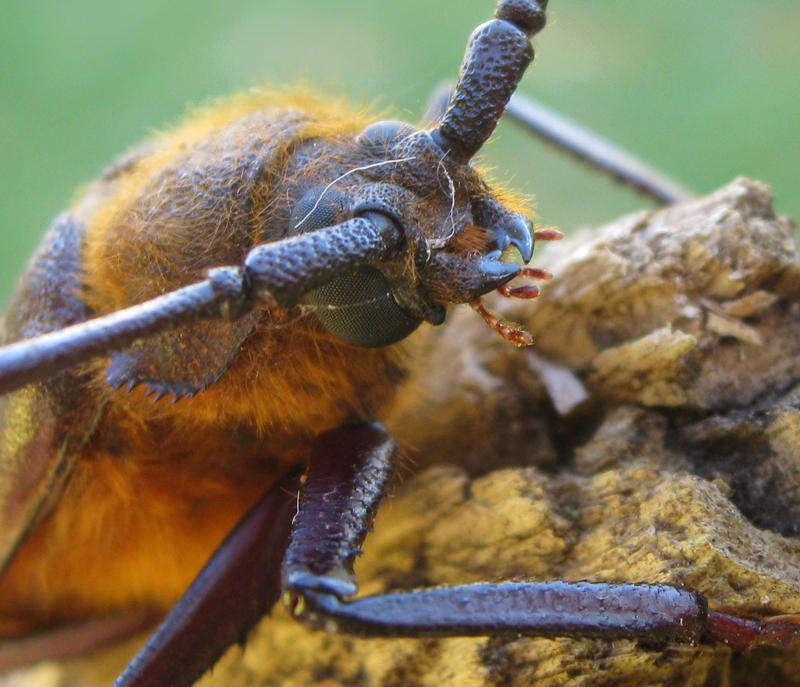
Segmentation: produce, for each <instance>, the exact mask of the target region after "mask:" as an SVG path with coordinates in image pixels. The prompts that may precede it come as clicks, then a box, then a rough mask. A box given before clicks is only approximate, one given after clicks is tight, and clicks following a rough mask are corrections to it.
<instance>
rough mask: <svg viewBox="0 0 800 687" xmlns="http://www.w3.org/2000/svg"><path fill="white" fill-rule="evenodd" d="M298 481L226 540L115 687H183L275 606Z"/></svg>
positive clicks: (280, 489)
mask: <svg viewBox="0 0 800 687" xmlns="http://www.w3.org/2000/svg"><path fill="white" fill-rule="evenodd" d="M298 484H299V477H297V476H293V477H287V478H285V479H283V480H281V481H280V482H279V483H278V484H277V485H275V486H274V487H273V488H272V489H270V491H269V492H268V493H267V494H266V496H264V497H263V498H262V499H261V500H260V501H259V502H258V503H257V504H256V505H255V506H254V507H253V508H252V509H251V510H250V512H249V513H248V514H247V515H246V516H245V518H244V519H243V520H242V521H241V522H240V523H239V525H238V526H237V527H236V529H235V530H234V531H233V532H232V533H231V534H230V535H228V538H227V539H226V540H225V541H224V542H223V543H222V545H221V546H220V547H219V549H217V551H216V552H215V553H214V555H213V556H212V558H211V560H210V561H209V562H208V563H207V564H206V567H205V568H203V570H202V571H201V572H200V574H199V575H198V576H197V579H196V580H195V581H194V582H193V583H192V586H191V587H189V589H188V590H187V591H186V593H185V594H184V595H183V597H182V598H181V600H180V601H179V602H178V603H177V605H176V606H175V607H174V608H173V609H172V611H170V613H169V615H168V616H167V617H166V618H165V619H164V622H162V623H161V625H160V626H159V628H158V629H157V630H156V631H155V633H154V634H153V636H152V637H151V638H150V639H149V640H148V642H147V644H146V645H145V646H144V648H143V649H142V651H141V652H140V653H139V655H138V656H137V657H136V658H135V659H134V660H133V661H132V662H131V664H130V665H129V666H128V668H127V669H126V670H125V672H124V673H123V674H122V675H121V676H120V677H119V678H118V679H117V681H116V682H115V683H114V685H115V687H187V686H188V685H191V684H193V683H194V681H195V680H196V679H197V678H198V677H200V676H201V675H202V674H203V673H204V672H205V671H206V670H208V668H210V667H211V666H212V665H213V664H214V662H215V661H216V660H217V659H218V658H219V656H220V655H221V654H222V653H223V652H224V651H225V650H226V649H227V648H228V647H229V646H231V645H232V644H234V643H236V642H241V641H244V638H245V636H246V635H247V632H248V631H249V630H250V629H251V628H252V627H253V626H254V625H255V624H256V622H257V621H258V620H259V619H260V618H261V617H262V616H263V615H265V614H266V613H268V612H269V610H270V608H272V606H273V605H274V604H275V602H276V601H277V600H278V597H279V595H280V588H281V582H280V565H281V560H282V559H283V556H284V552H285V551H286V545H287V541H288V536H289V529H290V526H291V522H292V517H293V516H294V514H295V511H296V508H297V489H298Z"/></svg>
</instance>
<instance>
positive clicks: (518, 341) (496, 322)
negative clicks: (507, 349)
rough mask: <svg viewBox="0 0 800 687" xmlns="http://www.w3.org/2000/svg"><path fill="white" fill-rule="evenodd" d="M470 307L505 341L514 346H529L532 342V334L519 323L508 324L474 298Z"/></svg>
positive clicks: (478, 299)
mask: <svg viewBox="0 0 800 687" xmlns="http://www.w3.org/2000/svg"><path fill="white" fill-rule="evenodd" d="M469 305H470V307H471V308H472V309H473V310H474V311H475V312H477V313H478V314H479V315H480V316H481V317H482V318H483V321H484V322H486V324H488V325H489V326H490V327H491V328H492V329H494V331H496V332H497V333H498V334H500V336H502V337H503V338H504V339H505V340H506V341H510V342H511V343H513V344H514V345H515V346H520V347H522V346H531V345H532V344H533V336H532V335H531V334H530V332H528V331H526V330H525V329H523V328H522V327H520V326H519V325H515V324H508V323H506V322H503V320H502V319H500V317H499V316H498V315H496V314H495V313H493V312H492V311H491V310H489V309H488V308H487V307H486V306H485V305H484V304H483V302H482V301H481V299H480V298H476V299H475V300H474V301H472V302H470V304H469Z"/></svg>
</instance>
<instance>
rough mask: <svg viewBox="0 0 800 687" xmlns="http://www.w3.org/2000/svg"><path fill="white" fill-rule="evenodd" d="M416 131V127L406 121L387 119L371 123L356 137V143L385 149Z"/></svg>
mask: <svg viewBox="0 0 800 687" xmlns="http://www.w3.org/2000/svg"><path fill="white" fill-rule="evenodd" d="M415 131H416V128H415V127H414V126H413V125H411V124H407V123H406V122H396V121H394V120H391V119H386V120H383V121H381V122H375V123H374V124H370V125H369V126H368V127H367V128H366V129H364V131H362V132H361V133H360V134H359V135H358V137H357V138H356V143H358V144H359V145H361V146H363V147H365V148H374V149H376V150H384V149H385V148H388V147H390V146H392V145H394V144H395V143H397V142H398V141H402V140H403V139H404V138H406V137H407V136H410V135H411V134H413V133H414V132H415Z"/></svg>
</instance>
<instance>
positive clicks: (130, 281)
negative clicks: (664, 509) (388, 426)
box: [0, 0, 800, 687]
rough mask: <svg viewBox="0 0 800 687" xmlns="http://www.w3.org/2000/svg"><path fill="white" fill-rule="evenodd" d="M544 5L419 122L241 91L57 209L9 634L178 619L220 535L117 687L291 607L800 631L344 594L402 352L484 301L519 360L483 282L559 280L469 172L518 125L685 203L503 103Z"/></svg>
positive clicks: (332, 615)
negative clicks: (425, 329) (417, 334)
mask: <svg viewBox="0 0 800 687" xmlns="http://www.w3.org/2000/svg"><path fill="white" fill-rule="evenodd" d="M545 5H546V2H545V1H544V0H542V1H540V2H536V1H535V0H500V2H499V3H498V7H497V10H496V12H495V15H494V18H493V19H492V20H490V21H488V22H486V23H485V24H482V25H481V26H479V27H478V28H477V29H476V30H475V31H474V33H473V35H472V37H471V39H470V42H469V44H468V47H467V52H466V56H465V59H464V63H463V65H462V67H461V71H460V73H459V76H458V81H457V83H456V85H455V87H454V89H453V90H452V92H450V91H449V90H448V91H447V92H446V93H444V94H439V95H438V96H436V97H435V98H434V99H433V101H432V103H431V107H430V108H429V111H428V113H427V115H426V124H424V125H423V126H422V127H421V128H417V127H414V126H412V125H410V124H406V123H403V122H394V121H378V122H368V121H365V120H363V119H362V118H361V117H359V116H357V115H354V114H352V113H349V112H346V111H344V110H342V109H341V108H337V107H333V106H330V105H326V104H324V103H321V102H315V101H312V100H309V99H303V98H299V97H286V96H284V97H278V96H264V95H261V96H258V95H256V96H251V97H242V98H239V99H234V100H231V101H230V102H228V103H227V104H225V105H220V106H217V107H214V108H211V109H209V110H208V111H206V112H204V113H202V114H200V115H198V116H197V117H196V118H194V119H193V120H191V121H189V122H187V123H185V124H184V125H183V126H181V127H179V128H178V129H176V130H174V131H172V132H168V133H166V134H164V135H162V136H161V137H159V138H156V139H154V140H152V141H150V142H148V143H146V144H144V145H143V146H141V147H140V148H138V149H136V150H134V151H133V152H132V153H131V154H129V155H127V156H125V157H124V158H122V159H121V160H119V161H118V162H117V163H115V164H114V165H112V166H111V167H110V168H109V169H108V170H107V171H106V173H105V174H104V175H103V176H102V177H101V178H100V179H99V180H98V181H97V182H95V183H94V184H93V185H92V186H91V187H90V188H89V189H88V191H87V192H86V194H85V195H84V197H83V198H82V200H80V201H79V202H78V203H77V204H76V205H75V206H74V207H73V208H72V209H71V210H69V211H68V212H66V213H65V214H63V215H62V216H60V217H59V218H57V219H56V221H55V222H54V224H53V226H52V227H51V229H50V231H49V232H48V234H47V235H46V237H45V239H44V241H43V243H42V245H41V247H40V248H39V250H38V252H37V253H36V254H35V256H34V258H33V260H32V262H31V264H30V267H29V269H28V272H27V274H26V275H25V276H24V277H23V279H22V281H21V283H20V285H19V287H18V289H17V292H16V295H15V297H14V298H13V301H12V303H11V305H10V307H9V310H8V312H7V313H6V316H5V320H4V341H5V342H6V343H7V344H8V345H6V346H5V348H3V349H0V390H1V391H2V392H4V393H5V394H6V395H5V396H4V397H3V399H2V406H1V412H2V423H3V432H2V435H1V437H2V438H1V439H0V440H1V441H2V443H1V444H0V450H1V451H2V455H1V457H0V460H1V461H2V462H1V463H0V467H2V479H1V480H0V506H1V507H0V560H1V561H2V564H3V577H2V579H0V621H2V624H1V625H0V629H2V630H3V632H4V633H5V634H6V635H7V636H11V635H22V634H24V633H29V632H37V631H41V630H42V629H44V628H47V627H50V626H53V625H57V624H64V623H66V624H70V625H71V628H70V632H71V636H72V637H73V646H77V645H79V644H81V642H83V643H84V644H85V643H90V642H94V643H99V642H101V641H103V640H107V639H109V638H111V637H114V636H118V635H119V634H120V633H123V632H124V631H126V630H130V629H131V627H133V626H134V625H136V622H137V618H139V617H140V616H137V615H135V614H134V615H131V614H130V613H126V611H129V610H130V609H131V608H132V607H139V608H145V609H147V608H150V609H152V610H154V611H159V610H162V609H165V608H168V607H169V605H171V604H172V603H173V602H174V600H175V599H176V598H177V597H178V596H180V594H181V592H182V591H183V590H184V589H185V588H186V586H187V585H189V583H190V582H191V579H192V577H193V576H194V575H195V574H196V572H197V570H198V569H200V567H201V565H202V563H203V561H204V560H205V559H206V558H207V557H208V556H209V555H211V554H212V552H213V550H214V548H215V546H217V545H218V544H219V542H220V541H222V540H223V538H224V537H225V535H226V534H227V533H228V532H230V534H228V536H227V537H225V538H224V541H223V542H222V544H220V545H219V546H218V548H217V549H216V552H214V553H213V555H211V558H210V560H209V562H208V563H207V564H206V565H205V567H203V568H202V571H201V572H200V573H199V575H197V576H196V578H195V579H194V582H191V585H190V586H189V588H188V591H186V592H185V594H183V596H182V597H181V598H180V600H179V601H178V603H177V605H175V606H174V607H173V609H172V611H171V612H170V613H169V614H168V615H167V617H166V619H164V621H163V622H162V624H161V625H160V627H159V628H158V630H157V631H156V632H155V634H154V635H153V636H152V638H151V639H150V641H149V642H148V643H147V645H146V646H145V648H144V649H143V650H142V652H141V653H140V654H139V656H137V657H136V658H135V659H134V661H133V662H132V663H131V664H130V666H129V667H128V669H127V670H126V671H125V672H124V673H123V675H122V676H121V677H120V678H119V679H118V681H117V685H119V686H120V687H122V686H125V687H131V686H133V685H137V686H143V685H148V686H150V687H153V686H164V687H166V686H167V685H187V684H190V683H191V682H192V681H193V680H194V679H195V678H196V677H197V676H199V675H200V674H201V673H202V672H203V671H204V670H205V669H206V668H207V667H208V666H209V665H211V664H212V663H213V662H214V660H215V659H216V658H217V657H218V656H219V655H220V654H221V652H222V651H223V650H224V649H225V648H226V647H227V646H229V645H230V644H232V643H233V642H235V641H237V640H239V639H240V638H241V637H243V636H244V634H245V633H246V632H247V631H248V630H249V629H250V628H251V627H252V626H253V624H254V623H255V622H256V620H257V619H258V618H259V617H260V616H262V615H263V614H264V613H266V612H267V611H268V610H269V608H270V607H271V606H272V605H273V604H274V603H275V602H276V601H277V600H278V599H279V598H280V597H283V598H284V600H285V602H286V603H287V604H288V605H289V606H290V608H291V609H292V612H293V614H294V615H295V616H298V617H301V618H304V619H306V620H309V621H310V622H312V623H317V624H321V625H324V626H326V627H331V626H333V627H336V628H337V629H339V630H342V631H347V632H353V633H357V634H360V635H365V636H402V637H411V636H430V635H435V636H453V635H512V636H517V635H520V634H527V635H536V636H539V635H544V636H577V637H580V636H597V637H605V638H614V637H640V638H646V639H656V640H671V641H678V642H695V641H699V640H701V639H705V640H709V641H720V642H725V643H727V644H730V645H732V646H734V647H737V648H742V649H744V648H749V647H752V646H757V645H762V644H766V645H778V646H781V645H786V644H789V643H790V642H792V641H794V640H795V639H796V637H797V634H798V632H800V624H798V623H797V622H795V621H794V620H793V619H790V618H785V617H784V618H775V619H767V620H765V621H763V622H758V621H754V620H748V619H745V618H742V617H738V616H735V615H729V614H725V613H721V612H718V611H714V610H710V609H709V607H708V604H707V601H706V599H705V597H704V596H703V595H702V594H701V593H699V592H697V591H694V590H690V589H686V588H683V587H678V586H673V585H668V584H618V585H612V584H604V583H588V582H581V583H568V582H553V583H533V582H515V583H510V582H509V583H497V584H488V583H487V584H474V585H466V586H460V587H448V588H435V589H422V590H416V591H409V592H397V593H390V594H381V595H376V596H368V597H361V598H355V599H352V600H351V599H350V597H352V596H353V595H354V594H355V593H356V584H355V579H354V575H353V561H354V558H355V557H356V555H357V553H358V550H359V547H360V545H361V543H362V541H363V539H364V537H365V535H366V532H367V530H368V529H369V526H370V524H371V522H372V518H373V515H374V512H375V509H376V507H377V505H378V503H379V501H380V500H381V497H382V495H383V493H384V489H385V487H386V484H387V482H388V480H389V479H390V476H391V474H392V469H393V464H394V459H395V454H396V448H395V444H394V442H393V440H392V438H391V437H390V436H388V435H387V433H386V431H385V430H384V429H383V428H382V427H381V426H380V425H379V424H377V423H375V422H373V421H372V420H373V419H374V418H376V417H380V416H381V413H382V411H383V410H384V409H385V408H386V407H387V405H388V404H390V403H391V402H392V396H393V393H394V389H395V388H396V386H397V382H398V380H399V379H400V378H402V376H403V375H404V373H405V366H406V364H407V362H406V359H405V357H404V355H403V346H404V343H403V342H404V340H405V339H406V338H407V337H408V336H409V335H410V334H411V333H412V332H413V331H414V330H415V329H416V328H417V327H418V326H419V325H420V324H421V323H422V322H427V323H430V324H433V325H438V324H441V323H442V322H443V320H444V317H445V311H446V307H447V306H448V305H451V304H457V303H469V304H471V305H472V306H473V307H474V308H475V309H476V310H477V312H478V313H479V314H480V315H481V316H482V317H483V318H484V319H485V320H486V322H487V323H488V324H489V325H490V326H491V327H493V328H494V329H496V330H497V331H498V332H499V334H500V335H502V336H503V337H504V338H506V339H509V340H510V341H512V342H514V343H516V344H518V345H526V344H528V343H530V337H529V335H528V334H527V332H525V331H523V330H522V329H520V328H518V327H516V326H514V325H511V324H507V323H504V322H502V321H501V320H500V319H499V318H498V317H496V316H495V315H493V314H492V313H491V312H490V311H488V310H487V309H486V308H485V307H484V306H483V304H482V303H481V297H482V296H483V295H484V294H486V293H488V292H490V291H493V290H498V291H499V292H500V293H501V294H503V295H504V296H508V297H518V298H531V297H535V296H536V295H537V293H538V288H537V287H536V286H533V285H530V284H523V285H517V286H511V285H509V282H511V281H512V280H513V279H515V278H517V277H520V276H522V277H527V278H529V279H530V278H534V279H535V278H546V277H547V276H548V275H547V273H546V272H544V271H541V270H537V269H534V268H528V267H523V266H521V265H519V264H517V263H516V262H514V260H513V258H514V257H515V256H516V257H517V258H518V259H521V262H523V263H527V262H528V261H529V260H530V259H531V257H532V253H533V244H534V239H552V238H556V237H557V236H556V233H555V232H552V231H541V232H536V231H533V229H532V225H531V224H530V222H529V220H528V219H527V218H526V216H525V214H524V208H522V207H521V206H520V205H519V204H517V203H516V202H514V201H513V200H509V198H510V196H508V195H507V194H504V193H502V192H501V191H499V190H498V189H495V188H492V187H491V186H490V185H489V184H488V182H487V181H486V180H485V179H484V178H483V177H482V176H481V174H480V173H479V172H478V171H476V170H475V169H474V168H473V167H472V166H471V165H470V160H471V159H472V158H473V156H474V155H475V153H476V152H477V151H478V150H479V149H480V148H481V146H482V145H483V143H484V142H485V141H486V140H487V138H488V137H489V136H490V135H491V133H492V131H493V130H494V128H495V126H496V124H497V121H498V119H499V118H500V115H501V114H502V113H503V111H504V109H506V108H507V109H508V112H509V113H510V114H511V115H512V116H513V117H514V118H516V119H518V120H520V121H521V122H522V123H523V124H525V125H526V126H527V127H528V128H530V129H531V130H533V131H535V132H537V133H539V134H540V135H544V136H545V137H546V138H549V139H550V140H552V141H554V142H556V143H557V144H558V145H561V146H562V147H565V148H567V149H568V150H570V151H572V152H575V153H576V154H578V155H580V156H582V157H583V158H585V159H587V160H588V161H590V162H592V163H593V164H595V165H597V166H599V167H600V168H602V169H605V170H607V171H609V172H610V173H612V174H614V175H615V176H617V177H619V178H622V179H623V180H625V181H627V182H628V183H630V184H631V185H633V186H634V187H636V188H639V189H640V190H643V191H645V192H647V193H649V194H651V195H653V196H654V197H656V198H658V199H659V200H661V201H664V202H672V201H675V200H679V199H681V198H683V197H685V195H686V194H685V192H684V191H682V190H681V189H680V188H679V187H677V186H676V185H674V184H672V183H671V182H669V181H668V180H666V179H663V178H661V177H659V175H657V174H655V173H654V172H652V171H650V170H649V169H647V168H646V167H644V166H642V165H641V164H640V163H637V162H636V161H634V160H632V159H630V158H628V157H626V156H625V155H624V154H622V153H621V152H620V151H617V150H615V149H614V148H613V147H611V146H609V145H608V144H605V143H603V142H600V141H598V140H597V139H594V138H592V137H590V136H588V135H586V134H585V133H584V132H581V131H579V130H577V129H575V128H574V127H570V126H569V125H567V124H566V123H565V122H564V121H563V120H560V119H559V118H558V117H555V116H553V115H552V114H551V113H548V112H547V111H545V110H543V109H541V108H539V107H538V106H536V105H535V104H533V103H530V102H528V101H525V100H523V99H521V98H519V97H517V98H515V99H511V100H510V102H509V99H510V98H511V96H512V93H513V91H514V89H515V88H516V85H517V83H518V82H519V80H520V79H521V77H522V75H523V73H524V71H525V69H526V68H527V66H528V64H529V63H530V62H531V60H532V58H533V50H532V47H531V44H530V38H531V37H532V36H533V34H535V33H537V32H538V31H539V30H541V29H542V28H543V26H544V23H545V17H544V9H545ZM14 341H16V343H10V342H14ZM151 396H152V397H154V398H155V399H158V398H161V397H162V396H171V397H172V399H173V400H179V402H178V403H174V404H170V403H165V402H162V403H154V402H153V398H151ZM300 470H303V472H302V475H301V473H300ZM237 521H238V524H237ZM109 613H116V614H117V615H112V616H108V615H107V614H109ZM99 616H106V617H105V620H101V621H97V620H94V621H93V620H92V619H93V618H97V617H99ZM76 637H77V638H79V639H74V638H76ZM21 646H24V644H23V645H21ZM27 658H35V655H34V654H33V653H31V654H29V655H28V656H27Z"/></svg>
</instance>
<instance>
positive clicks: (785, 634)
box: [704, 610, 800, 651]
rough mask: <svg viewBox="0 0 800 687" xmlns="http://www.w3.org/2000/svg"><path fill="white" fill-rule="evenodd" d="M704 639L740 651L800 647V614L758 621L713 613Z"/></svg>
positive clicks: (708, 621)
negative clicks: (759, 648)
mask: <svg viewBox="0 0 800 687" xmlns="http://www.w3.org/2000/svg"><path fill="white" fill-rule="evenodd" d="M704 637H705V638H706V639H710V640H712V641H715V642H721V643H723V644H726V645H728V646H729V647H731V648H732V649H735V650H737V651H749V650H750V649H754V648H756V647H761V646H771V647H776V648H779V649H789V648H791V647H797V646H800V615H779V616H773V617H772V618H765V619H762V620H755V619H750V618H744V617H741V616H736V615H729V614H727V613H722V612H720V611H714V610H710V611H709V612H708V618H707V620H706V630H705V633H704Z"/></svg>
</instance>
